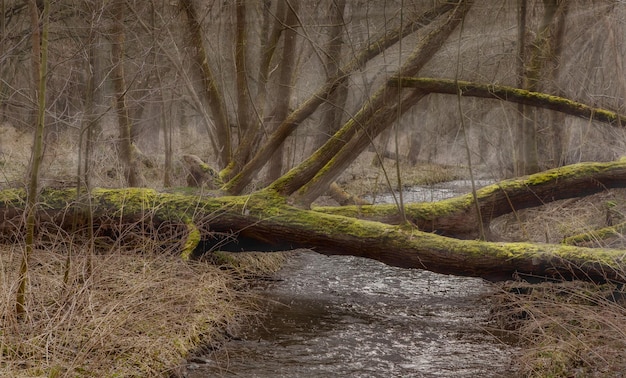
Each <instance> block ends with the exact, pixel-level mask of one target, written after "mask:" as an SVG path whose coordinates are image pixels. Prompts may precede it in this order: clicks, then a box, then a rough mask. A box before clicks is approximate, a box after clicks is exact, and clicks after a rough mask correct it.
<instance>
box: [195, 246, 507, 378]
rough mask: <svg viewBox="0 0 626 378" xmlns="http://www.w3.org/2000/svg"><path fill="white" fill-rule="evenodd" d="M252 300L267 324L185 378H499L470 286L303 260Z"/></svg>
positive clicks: (503, 356)
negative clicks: (258, 304)
mask: <svg viewBox="0 0 626 378" xmlns="http://www.w3.org/2000/svg"><path fill="white" fill-rule="evenodd" d="M280 276H281V277H282V278H283V279H284V280H283V281H281V282H277V283H274V284H271V285H270V286H269V287H267V288H265V289H264V290H263V291H262V292H261V295H262V297H263V298H264V300H263V301H262V303H265V304H266V305H267V306H268V314H269V316H268V317H267V318H266V319H264V320H263V321H262V322H261V324H262V326H260V327H258V328H257V329H250V330H247V332H245V333H244V334H242V335H240V336H242V340H238V341H232V342H229V343H228V344H227V345H226V346H225V347H224V348H223V349H221V350H219V351H217V352H215V354H214V355H212V356H209V357H210V359H211V361H212V363H210V364H206V365H202V366H193V368H195V369H193V370H192V371H191V374H190V377H213V376H244V377H334V376H342V377H477V376H480V377H501V376H510V375H511V374H512V372H511V371H510V369H509V364H510V354H511V353H512V352H513V349H512V348H511V347H509V346H506V345H503V344H501V343H499V342H498V341H497V340H496V339H495V338H494V337H492V336H490V335H489V334H488V333H486V332H485V331H484V329H483V325H484V324H485V319H486V315H487V314H486V312H487V308H486V307H485V305H484V301H482V300H481V299H482V298H481V297H482V295H483V294H484V293H486V292H487V290H488V287H487V286H486V285H485V284H484V283H483V282H482V281H481V280H480V279H475V278H462V277H454V276H444V275H439V274H435V273H431V272H428V271H422V270H408V269H399V268H394V267H390V266H387V265H384V264H381V263H379V262H377V261H371V260H367V259H360V258H355V257H350V256H332V257H327V256H323V255H319V254H316V253H313V252H309V253H302V254H300V255H299V256H298V257H296V258H294V259H292V260H291V261H290V262H289V263H288V264H287V266H286V267H285V268H284V269H283V271H281V273H280Z"/></svg>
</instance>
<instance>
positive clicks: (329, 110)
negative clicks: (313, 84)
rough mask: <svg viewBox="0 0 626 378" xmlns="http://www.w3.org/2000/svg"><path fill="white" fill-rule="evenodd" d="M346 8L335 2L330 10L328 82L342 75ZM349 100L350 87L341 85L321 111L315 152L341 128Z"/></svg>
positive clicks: (342, 3) (326, 66) (343, 4)
mask: <svg viewBox="0 0 626 378" xmlns="http://www.w3.org/2000/svg"><path fill="white" fill-rule="evenodd" d="M345 7H346V1H345V0H337V1H334V2H333V4H332V5H331V9H330V23H331V25H332V26H331V28H330V35H329V36H328V44H327V48H326V62H325V68H326V78H327V80H328V79H330V78H332V77H336V76H338V75H339V74H340V72H339V68H340V67H341V65H340V63H341V50H342V47H343V38H342V34H343V31H344V27H345V26H344V21H343V13H344V10H345ZM347 98H348V86H347V85H346V83H342V84H340V85H339V86H338V87H337V89H335V91H334V92H333V93H332V94H331V95H330V96H329V97H328V101H327V102H326V103H324V104H323V105H322V106H321V107H320V110H321V111H322V112H323V115H322V119H321V121H320V130H319V132H318V134H317V136H316V138H315V141H314V142H313V151H315V150H316V149H318V148H319V147H321V146H322V145H323V144H324V143H326V141H327V140H328V138H330V136H331V135H333V134H334V133H335V132H337V130H339V128H340V127H341V118H342V116H343V113H344V111H345V104H346V100H347Z"/></svg>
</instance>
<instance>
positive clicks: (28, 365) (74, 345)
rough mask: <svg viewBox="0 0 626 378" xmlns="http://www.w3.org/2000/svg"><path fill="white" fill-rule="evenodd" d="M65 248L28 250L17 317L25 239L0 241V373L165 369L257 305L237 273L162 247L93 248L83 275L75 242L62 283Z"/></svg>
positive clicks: (158, 372)
mask: <svg viewBox="0 0 626 378" xmlns="http://www.w3.org/2000/svg"><path fill="white" fill-rule="evenodd" d="M67 248H73V249H77V248H78V247H77V246H75V245H70V246H69V247H66V249H65V250H64V251H62V250H61V248H59V246H56V247H55V248H54V249H49V248H46V249H40V250H37V251H36V253H35V254H34V255H33V259H32V264H31V271H30V288H29V293H30V294H29V296H28V303H27V314H26V317H25V319H23V320H21V321H18V320H17V319H15V315H14V314H15V311H14V308H15V289H16V288H15V286H16V282H17V278H16V272H17V271H18V269H17V267H18V266H19V265H18V264H19V262H20V259H21V256H22V246H21V245H19V244H15V245H12V246H6V247H3V249H2V255H1V256H2V258H1V259H0V263H1V264H2V266H1V269H0V274H1V275H2V276H1V277H0V278H1V285H2V291H1V292H2V293H3V296H2V298H1V300H0V314H1V315H2V318H1V321H2V325H1V328H2V333H1V334H0V347H1V351H2V353H1V354H0V376H3V377H31V376H49V377H61V376H69V377H75V376H90V377H111V376H124V377H133V376H135V377H146V376H164V375H168V374H171V372H172V369H173V368H174V367H176V366H177V365H179V364H180V363H181V362H182V360H183V359H184V358H185V357H186V356H187V355H188V354H189V353H191V352H193V351H195V350H197V349H198V348H200V347H203V346H206V345H208V346H212V347H215V346H216V344H218V343H219V342H220V340H223V337H224V334H225V332H228V331H229V330H231V331H232V328H233V327H236V326H237V325H238V324H241V322H242V321H243V320H244V319H245V318H246V317H248V316H250V315H252V314H253V313H254V308H253V307H252V304H251V303H252V301H251V298H250V297H249V295H247V294H246V293H245V291H242V290H239V288H240V287H241V285H242V284H243V283H245V281H243V280H241V279H240V278H241V277H240V276H239V275H238V274H237V273H236V271H233V270H224V269H220V267H218V266H216V265H214V264H211V263H208V262H198V261H195V262H184V261H182V260H181V259H180V258H179V257H178V256H176V255H174V254H163V253H162V252H160V253H158V254H157V253H150V252H149V251H146V252H145V253H143V254H140V255H137V254H127V253H122V252H113V253H107V254H102V255H95V256H93V260H92V262H93V269H92V274H91V275H89V274H88V273H87V272H88V268H87V265H88V257H87V256H86V254H85V253H83V251H80V250H74V251H72V253H73V255H74V257H73V258H72V264H71V274H70V280H69V283H68V284H67V285H66V284H64V283H63V277H64V270H65V266H66V257H67V254H66V252H67ZM62 252H64V253H62ZM277 259H280V257H278V258H277V257H270V265H271V264H275V263H276V260H277ZM250 264H252V262H250ZM254 264H255V266H258V267H259V268H258V269H265V268H262V266H263V265H264V264H263V263H262V261H261V260H259V259H257V260H256V261H255V262H254ZM250 269H255V268H253V267H249V268H248V270H250Z"/></svg>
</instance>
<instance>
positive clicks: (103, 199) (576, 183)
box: [0, 161, 626, 282]
mask: <svg viewBox="0 0 626 378" xmlns="http://www.w3.org/2000/svg"><path fill="white" fill-rule="evenodd" d="M625 177H626V161H620V162H612V163H587V164H577V165H573V166H569V167H563V168H559V169H555V170H551V171H547V172H544V173H541V174H536V175H532V176H529V177H527V178H525V179H523V180H509V181H504V182H501V183H499V184H495V185H492V186H489V187H487V188H485V189H483V190H480V191H479V192H478V198H479V202H480V205H481V207H482V209H483V211H482V214H483V217H484V219H483V221H485V220H490V219H492V218H493V217H495V216H498V215H501V214H504V213H507V212H509V211H511V209H512V208H515V209H520V208H525V207H530V206H538V205H541V204H544V203H546V202H550V201H553V200H556V199H562V198H567V197H575V196H581V195H584V194H587V193H593V192H598V191H601V190H605V188H611V187H625V186H626V178H625ZM25 196H26V194H25V193H24V191H22V190H6V191H3V192H0V217H1V219H3V220H4V221H3V222H2V223H0V233H1V234H3V235H5V236H6V237H7V238H10V236H11V235H14V233H15V232H16V230H15V227H16V225H18V224H19V222H18V221H17V220H18V219H20V217H21V216H22V214H23V210H24V209H23V207H24V203H25V202H24V199H25ZM472 198H473V197H472V196H470V195H467V196H461V197H458V198H453V199H450V200H445V201H441V202H439V203H432V204H415V207H414V208H409V207H407V213H410V214H408V215H409V216H411V217H412V218H413V220H417V221H419V220H422V221H423V222H422V223H425V222H426V221H431V222H432V224H433V225H437V226H438V227H439V228H438V231H441V230H443V231H445V232H444V233H446V234H452V233H453V232H452V231H458V230H468V229H470V228H472V227H473V228H476V226H475V225H476V223H477V222H476V220H475V219H474V221H472V219H471V217H475V214H476V213H475V211H473V206H474V205H473V203H472ZM40 200H41V202H42V203H44V204H45V206H43V207H41V210H40V211H39V212H38V214H37V215H38V225H39V227H40V228H42V229H44V228H45V227H54V228H56V227H62V228H64V229H68V227H71V226H72V225H75V224H76V222H78V224H79V225H82V226H83V227H88V225H89V224H90V222H89V219H87V218H88V214H89V209H88V208H89V207H90V205H89V204H91V207H92V214H93V225H94V226H93V227H95V229H96V230H97V232H99V233H100V234H106V235H107V236H109V237H117V235H119V234H120V233H119V232H118V233H116V232H115V228H119V227H121V228H122V229H126V230H127V231H128V230H132V232H134V233H141V232H145V231H146V230H149V229H152V230H159V232H158V234H156V235H157V237H162V236H163V233H164V231H163V230H166V229H177V230H178V231H177V232H178V233H177V234H176V237H168V236H167V235H165V237H164V240H166V241H167V242H170V243H179V244H180V248H181V251H182V252H181V253H182V254H183V256H186V257H188V256H190V255H192V254H193V253H194V252H195V253H205V252H207V251H210V250H212V249H213V248H215V249H217V248H219V249H221V250H227V251H274V250H287V249H292V248H302V247H304V248H311V249H313V250H315V251H317V252H319V253H324V254H328V255H333V254H343V255H354V256H359V257H366V258H371V259H375V260H379V261H381V262H383V263H386V264H389V265H393V266H399V267H404V268H420V269H427V270H431V271H434V272H439V273H445V274H455V275H464V276H476V277H483V278H485V279H489V280H503V279H510V278H512V277H514V276H518V275H522V276H523V275H531V276H547V277H555V278H559V279H560V278H563V279H572V278H576V279H583V280H592V281H605V280H616V281H620V282H624V281H625V278H624V277H623V275H622V272H623V271H624V270H623V269H624V265H623V258H624V256H625V254H626V252H624V251H623V250H611V249H591V248H581V247H575V246H566V245H562V244H558V245H551V244H531V243H494V242H485V241H477V240H460V239H457V238H452V237H447V236H443V235H438V234H437V233H433V232H427V231H430V230H421V231H420V230H418V229H416V228H410V227H406V224H403V225H393V224H387V223H382V222H378V221H371V220H359V219H356V218H354V217H352V216H344V215H337V214H331V211H328V209H322V210H326V211H317V210H302V209H298V208H295V207H293V206H290V205H288V204H287V203H286V200H285V198H284V197H282V196H280V195H278V194H277V193H275V192H272V191H269V190H264V191H261V192H256V193H254V194H252V195H248V196H235V197H232V196H231V197H217V198H211V197H202V196H196V195H184V194H178V193H157V192H156V191H154V190H149V189H136V188H135V189H94V190H92V191H91V193H90V197H85V195H83V196H82V197H80V198H79V199H78V200H76V190H75V189H67V190H54V189H47V190H45V191H43V192H42V195H41V197H40ZM351 208H352V209H353V210H354V213H355V214H358V212H361V214H363V215H367V214H371V213H375V212H376V211H377V210H380V211H381V212H387V215H388V217H387V219H384V220H391V221H393V219H395V218H394V217H397V215H394V214H393V213H392V211H391V210H390V208H389V206H384V205H381V206H369V207H368V206H363V207H357V206H353V207H351ZM318 210H319V209H318ZM339 211H341V212H344V213H345V211H346V208H344V207H341V208H338V212H339ZM395 213H396V214H397V209H396V210H395ZM348 215H353V214H348ZM468 223H471V224H470V225H467V224H468ZM109 230H113V231H109ZM118 231H119V229H118ZM55 232H56V231H55ZM107 232H109V234H107ZM122 234H128V232H123V233H122ZM154 235H155V234H152V237H154ZM144 237H145V236H144Z"/></svg>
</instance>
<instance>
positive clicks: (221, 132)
mask: <svg viewBox="0 0 626 378" xmlns="http://www.w3.org/2000/svg"><path fill="white" fill-rule="evenodd" d="M179 3H180V6H181V7H182V8H183V10H184V11H185V14H186V15H187V28H188V29H189V33H190V35H191V47H192V48H193V50H194V51H195V56H194V58H195V60H196V62H195V63H196V64H195V65H194V67H195V68H196V69H197V70H198V72H199V75H200V78H201V81H202V86H203V93H204V98H205V100H206V102H207V103H208V105H209V108H210V109H211V113H212V116H213V122H214V123H215V126H214V130H215V133H214V134H215V138H216V139H217V141H216V142H215V143H214V145H216V146H219V151H215V154H216V156H217V160H218V165H219V166H220V168H223V167H225V166H226V165H227V164H228V163H229V162H230V160H231V156H232V151H231V135H230V125H229V122H228V114H227V113H226V105H225V104H224V97H223V96H222V94H221V93H220V92H219V90H218V88H217V84H216V82H215V79H214V75H213V70H211V66H210V65H209V61H208V54H207V52H206V49H205V48H204V41H203V36H202V28H201V26H200V22H199V21H198V15H197V11H196V8H195V7H194V4H193V0H180V2H179ZM207 129H209V127H208V126H207ZM209 134H211V133H210V132H209Z"/></svg>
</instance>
